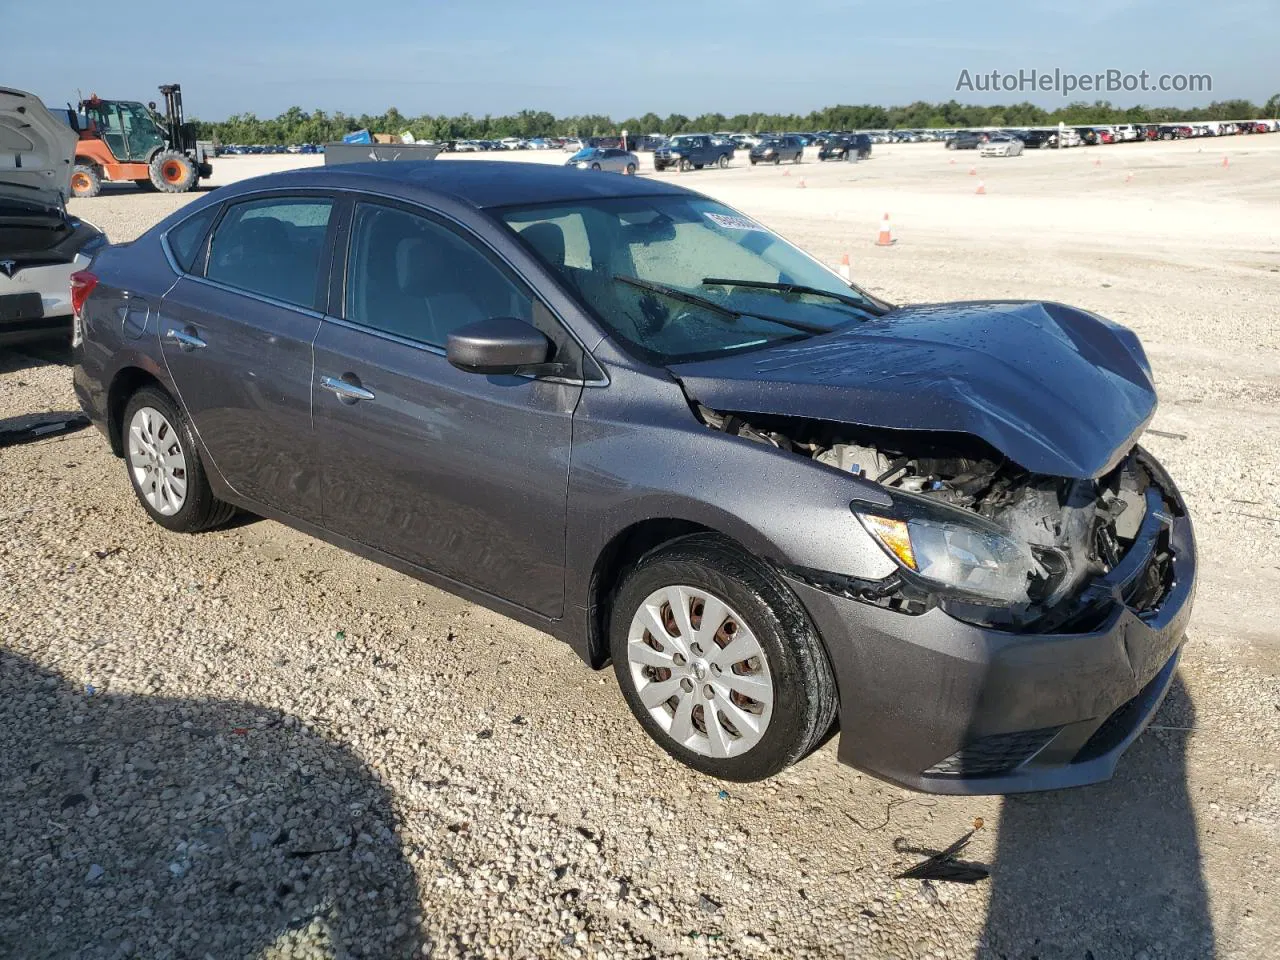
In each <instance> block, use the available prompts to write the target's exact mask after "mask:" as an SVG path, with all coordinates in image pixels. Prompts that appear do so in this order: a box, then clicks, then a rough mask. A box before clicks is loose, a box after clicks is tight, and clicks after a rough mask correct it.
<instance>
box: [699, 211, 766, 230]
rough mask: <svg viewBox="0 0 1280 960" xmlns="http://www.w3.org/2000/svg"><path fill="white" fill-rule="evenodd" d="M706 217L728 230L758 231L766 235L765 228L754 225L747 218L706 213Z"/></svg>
mask: <svg viewBox="0 0 1280 960" xmlns="http://www.w3.org/2000/svg"><path fill="white" fill-rule="evenodd" d="M703 216H704V217H706V218H707V219H708V220H710V221H711V222H712V223H714V224H716V225H717V226H720V227H725V228H726V229H728V230H757V231H759V232H760V233H764V232H765V230H764V227H762V226H760V225H759V224H755V223H752V222H751V221H750V220H748V219H747V218H746V217H734V216H730V215H729V214H727V213H704V214H703Z"/></svg>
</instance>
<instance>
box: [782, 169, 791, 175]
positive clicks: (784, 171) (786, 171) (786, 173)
mask: <svg viewBox="0 0 1280 960" xmlns="http://www.w3.org/2000/svg"><path fill="white" fill-rule="evenodd" d="M782 175H783V176H784V177H789V176H791V171H790V170H783V171H782Z"/></svg>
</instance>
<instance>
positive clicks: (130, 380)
mask: <svg viewBox="0 0 1280 960" xmlns="http://www.w3.org/2000/svg"><path fill="white" fill-rule="evenodd" d="M147 366H150V365H149V364H148V365H147ZM159 374H160V371H159V370H153V369H147V368H146V366H132V365H130V366H125V367H121V368H120V369H119V370H117V371H116V374H115V376H114V377H112V378H111V386H110V387H108V388H107V439H108V440H110V442H111V451H112V453H114V454H115V455H116V456H117V457H121V456H124V408H125V407H126V406H128V404H129V398H130V397H132V396H133V395H134V394H135V393H137V392H138V391H139V390H141V389H142V388H143V387H157V388H158V389H160V390H163V391H164V392H165V393H166V394H167V395H168V396H169V398H170V399H172V400H173V401H174V402H175V403H176V402H177V398H176V397H175V396H174V394H173V391H172V390H170V389H169V387H168V385H167V384H166V383H165V382H164V381H163V380H162V379H161V378H160V376H159Z"/></svg>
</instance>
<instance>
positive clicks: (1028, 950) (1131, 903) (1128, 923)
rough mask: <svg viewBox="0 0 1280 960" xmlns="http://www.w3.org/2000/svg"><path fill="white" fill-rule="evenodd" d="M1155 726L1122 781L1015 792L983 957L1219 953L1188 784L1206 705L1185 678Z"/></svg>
mask: <svg viewBox="0 0 1280 960" xmlns="http://www.w3.org/2000/svg"><path fill="white" fill-rule="evenodd" d="M1153 723H1154V726H1155V727H1156V729H1149V730H1148V731H1147V732H1146V733H1145V734H1143V736H1142V737H1141V738H1140V739H1139V740H1138V741H1137V742H1136V743H1135V744H1134V745H1133V747H1131V748H1130V750H1129V751H1128V752H1127V753H1126V754H1125V756H1124V758H1123V759H1122V760H1121V763H1120V768H1119V770H1118V771H1117V772H1116V775H1115V778H1114V779H1113V780H1111V781H1109V782H1107V783H1104V784H1099V785H1097V786H1093V787H1084V788H1081V789H1078V790H1062V791H1056V792H1050V793H1042V794H1027V795H1021V796H1011V797H1006V798H1005V800H1004V805H1003V810H1002V812H1001V816H1000V834H999V839H998V841H997V848H996V857H995V862H994V864H992V868H991V883H992V888H991V903H990V907H989V909H988V914H987V922H986V931H985V936H984V938H983V943H984V944H985V947H984V948H980V949H979V950H978V952H977V954H976V956H977V957H978V958H981V960H986V958H1001V960H1027V958H1031V957H1036V958H1038V960H1067V958H1070V960H1121V958H1123V960H1133V958H1149V960H1155V958H1158V957H1179V958H1181V957H1187V958H1191V957H1195V958H1197V960H1208V958H1212V957H1213V956H1215V946H1214V933H1213V921H1212V919H1211V917H1210V914H1209V901H1208V893H1207V890H1206V887H1205V881H1204V876H1203V872H1202V869H1201V858H1200V846H1199V841H1198V839H1197V836H1196V822H1195V814H1194V811H1193V810H1192V806H1191V798H1190V796H1189V794H1188V790H1187V777H1186V762H1185V761H1186V757H1185V745H1186V733H1185V730H1186V729H1187V728H1191V727H1194V725H1195V708H1194V706H1193V705H1192V702H1191V698H1190V697H1189V696H1188V695H1187V692H1186V689H1185V687H1184V686H1183V684H1182V681H1181V678H1175V680H1174V683H1173V685H1172V686H1171V687H1170V690H1169V693H1168V695H1167V697H1166V698H1165V701H1164V704H1163V706H1162V707H1161V708H1160V711H1159V713H1158V714H1157V715H1156V719H1155V720H1154V722H1153ZM1161 727H1167V728H1177V729H1173V730H1161V729H1160V728H1161Z"/></svg>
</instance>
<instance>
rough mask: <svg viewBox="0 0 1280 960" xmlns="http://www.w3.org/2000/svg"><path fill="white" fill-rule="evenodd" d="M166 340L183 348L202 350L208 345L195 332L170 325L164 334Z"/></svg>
mask: <svg viewBox="0 0 1280 960" xmlns="http://www.w3.org/2000/svg"><path fill="white" fill-rule="evenodd" d="M164 338H165V339H166V340H169V341H170V342H172V343H176V344H177V345H178V346H179V347H181V348H182V349H183V350H200V349H202V348H203V347H207V346H208V344H207V343H205V342H204V341H203V340H201V339H200V338H199V337H197V336H196V335H195V334H194V333H188V332H187V331H186V330H179V329H177V328H176V327H170V328H169V329H168V330H167V331H166V332H165V335H164Z"/></svg>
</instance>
